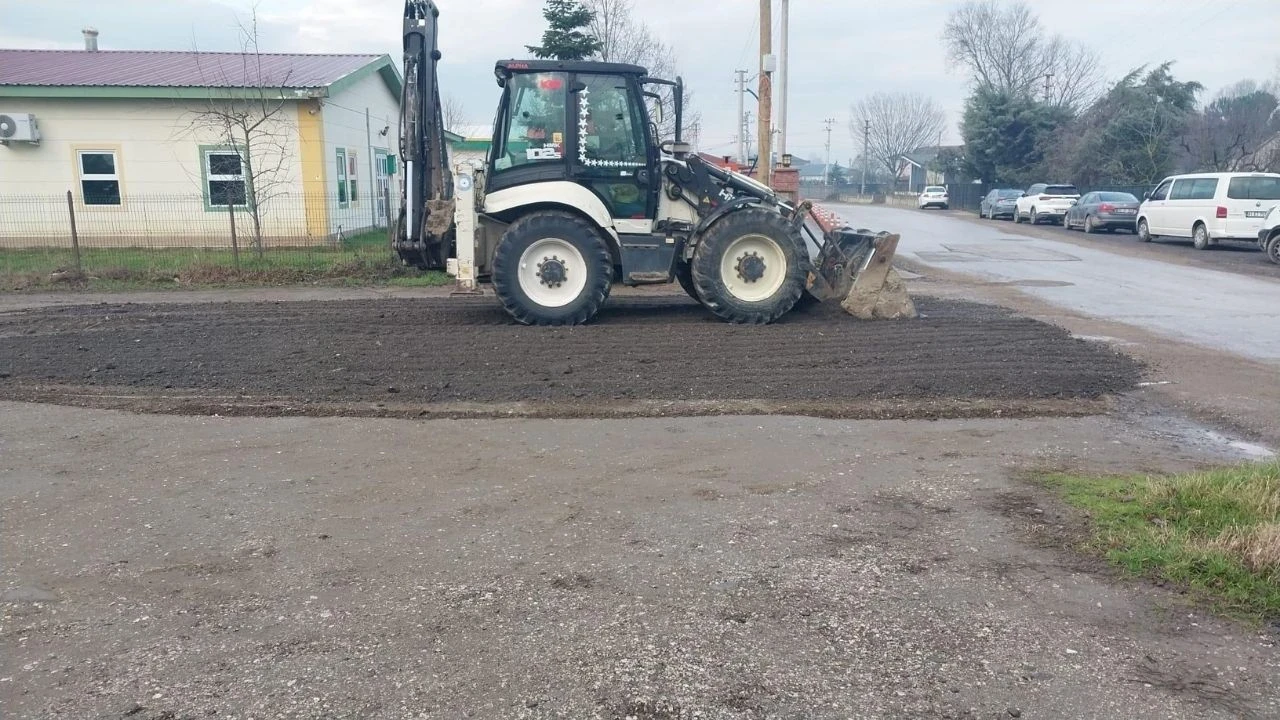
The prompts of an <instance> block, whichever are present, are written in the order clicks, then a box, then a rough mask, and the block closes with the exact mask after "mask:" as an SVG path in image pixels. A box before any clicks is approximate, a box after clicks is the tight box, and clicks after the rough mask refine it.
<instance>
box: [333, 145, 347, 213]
mask: <svg viewBox="0 0 1280 720" xmlns="http://www.w3.org/2000/svg"><path fill="white" fill-rule="evenodd" d="M333 157H334V160H336V161H337V168H338V172H337V174H336V175H335V176H334V179H335V180H337V181H338V197H337V200H338V209H339V210H345V209H346V208H349V207H351V194H350V192H349V191H348V189H347V149H346V148H345V147H335V148H334V149H333Z"/></svg>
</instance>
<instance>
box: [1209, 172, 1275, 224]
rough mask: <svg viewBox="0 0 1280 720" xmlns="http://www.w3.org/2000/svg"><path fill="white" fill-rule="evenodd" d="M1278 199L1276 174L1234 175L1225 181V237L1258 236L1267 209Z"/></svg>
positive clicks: (1273, 205)
mask: <svg viewBox="0 0 1280 720" xmlns="http://www.w3.org/2000/svg"><path fill="white" fill-rule="evenodd" d="M1277 203H1280V175H1275V176H1269V175H1261V176H1257V175H1255V176H1245V177H1234V178H1231V180H1230V181H1229V182H1228V183H1227V192H1226V199H1225V200H1223V201H1222V204H1223V205H1225V206H1226V208H1227V221H1226V231H1227V236H1228V237H1233V238H1248V239H1250V240H1253V239H1256V238H1257V237H1258V232H1259V231H1260V230H1262V223H1263V221H1264V220H1265V219H1266V217H1267V213H1269V212H1270V211H1271V208H1272V207H1275V205H1276V204H1277Z"/></svg>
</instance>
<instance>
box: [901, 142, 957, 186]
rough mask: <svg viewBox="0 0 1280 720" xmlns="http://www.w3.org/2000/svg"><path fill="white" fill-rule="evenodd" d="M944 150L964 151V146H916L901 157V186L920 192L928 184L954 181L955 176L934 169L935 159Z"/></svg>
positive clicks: (943, 183) (942, 183)
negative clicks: (951, 176) (950, 176)
mask: <svg viewBox="0 0 1280 720" xmlns="http://www.w3.org/2000/svg"><path fill="white" fill-rule="evenodd" d="M943 150H957V151H963V150H964V147H963V146H959V145H952V146H947V145H942V146H938V145H934V146H931V147H922V148H916V149H915V150H912V151H911V152H909V153H907V154H906V155H903V156H902V157H901V158H899V162H898V178H897V179H898V184H899V186H905V187H906V189H907V190H908V191H910V192H914V193H918V192H923V191H924V188H925V186H926V185H945V184H946V183H948V182H952V181H954V180H955V178H948V177H946V175H945V174H943V173H940V172H938V171H937V170H935V169H934V161H935V160H937V159H938V155H939V153H941V151H943Z"/></svg>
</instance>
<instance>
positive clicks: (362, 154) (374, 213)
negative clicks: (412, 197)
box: [322, 73, 400, 235]
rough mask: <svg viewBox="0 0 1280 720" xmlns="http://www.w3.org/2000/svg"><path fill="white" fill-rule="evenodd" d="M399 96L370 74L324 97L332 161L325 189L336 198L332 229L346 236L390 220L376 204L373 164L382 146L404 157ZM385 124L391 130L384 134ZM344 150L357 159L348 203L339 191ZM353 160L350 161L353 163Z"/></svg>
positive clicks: (329, 160) (394, 191)
mask: <svg viewBox="0 0 1280 720" xmlns="http://www.w3.org/2000/svg"><path fill="white" fill-rule="evenodd" d="M399 108H400V98H398V97H396V96H395V95H393V94H392V93H391V90H390V89H389V88H388V87H387V84H386V83H385V82H384V81H383V79H382V76H381V75H379V74H378V73H373V74H370V75H368V76H366V77H364V78H363V79H361V80H360V81H359V82H357V83H356V84H355V85H353V86H352V87H350V88H347V89H346V90H344V91H342V92H340V93H338V94H337V95H335V96H333V97H331V98H329V99H327V100H325V101H324V109H323V110H322V113H323V116H324V144H325V158H326V162H327V163H328V171H327V173H326V177H327V185H328V187H327V188H326V192H327V193H328V194H330V195H333V196H335V199H334V200H333V202H331V203H330V208H329V231H330V232H331V233H336V232H337V231H338V228H339V226H341V228H342V232H343V234H345V235H350V234H352V233H353V232H358V231H360V230H361V229H365V228H368V227H370V226H374V225H383V224H384V223H385V220H384V219H383V217H381V212H380V211H379V208H377V207H376V205H377V200H378V198H377V197H376V193H375V192H374V191H375V188H376V185H375V175H376V174H375V173H374V172H373V169H374V168H373V163H372V162H371V161H372V159H373V157H374V155H375V153H376V152H377V151H379V150H381V151H384V152H387V153H390V154H392V155H399V149H398V148H397V145H398V144H399V129H398V124H399V119H398V118H399V112H400V110H399ZM366 109H367V110H368V112H369V123H368V128H367V129H366V125H365V110H366ZM383 128H388V130H387V133H386V134H385V135H383V134H381V130H382V129H383ZM339 148H342V149H343V150H344V151H345V152H346V153H347V154H348V157H350V154H351V153H355V157H356V188H357V197H356V200H355V201H354V202H349V203H348V204H347V206H346V207H340V206H339V203H338V202H337V199H336V196H337V195H338V174H337V154H338V149H339ZM348 162H350V161H348ZM396 182H397V178H396V177H395V176H392V177H391V179H390V194H391V198H392V204H393V206H394V205H395V203H396V201H397V198H398V197H399V191H398V190H397V189H396V187H397V186H396V184H395V183H396Z"/></svg>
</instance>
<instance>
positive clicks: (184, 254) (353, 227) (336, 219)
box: [0, 190, 399, 285]
mask: <svg viewBox="0 0 1280 720" xmlns="http://www.w3.org/2000/svg"><path fill="white" fill-rule="evenodd" d="M112 199H113V200H117V202H115V204H111V205H96V204H86V203H85V198H84V197H83V196H80V195H78V194H76V193H74V192H67V193H66V194H64V195H55V196H28V197H15V196H5V197H0V274H3V275H6V276H15V275H27V276H39V275H48V274H51V273H58V272H63V271H71V270H75V271H80V272H83V273H87V274H94V273H98V274H101V273H103V272H105V273H106V274H107V275H111V274H112V273H114V274H116V275H120V276H122V277H124V276H132V275H138V274H143V275H145V274H148V273H150V274H155V273H160V274H164V273H170V272H180V271H182V270H184V269H188V268H191V267H206V268H207V267H215V268H216V267H226V268H234V269H246V270H272V269H276V270H290V269H292V270H297V271H299V272H304V271H312V272H324V271H326V270H327V269H331V268H333V267H336V266H340V265H343V264H344V263H350V262H352V261H355V260H358V261H361V262H365V261H368V260H374V259H377V260H382V259H385V260H387V261H390V260H391V259H392V258H393V255H392V253H391V250H390V238H389V234H388V225H389V218H390V219H394V218H395V217H396V215H397V214H398V212H399V206H398V200H399V198H398V197H395V196H394V195H392V194H391V193H390V192H389V190H387V191H384V192H383V193H382V195H381V197H369V196H363V197H360V198H356V199H354V200H353V199H351V198H347V197H338V196H336V195H304V194H282V195H277V196H275V197H271V198H269V199H267V200H266V201H264V202H261V203H259V204H258V205H257V206H256V207H255V206H252V205H249V204H242V205H238V206H228V205H226V204H211V203H210V202H209V200H208V199H207V198H206V197H203V196H201V195H200V194H198V193H195V194H185V195H150V196H127V197H123V198H118V199H116V198H112ZM8 284H9V285H12V284H13V283H8Z"/></svg>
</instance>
